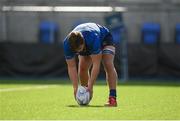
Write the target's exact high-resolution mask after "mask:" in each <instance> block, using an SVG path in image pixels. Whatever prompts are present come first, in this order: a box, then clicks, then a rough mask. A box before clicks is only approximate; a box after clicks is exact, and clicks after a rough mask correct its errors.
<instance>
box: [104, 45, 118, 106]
mask: <svg viewBox="0 0 180 121" xmlns="http://www.w3.org/2000/svg"><path fill="white" fill-rule="evenodd" d="M114 55H115V47H114V46H105V47H104V48H103V66H104V70H105V72H106V80H107V83H108V85H109V101H108V103H107V104H106V106H117V102H116V85H117V72H116V69H115V67H114Z"/></svg>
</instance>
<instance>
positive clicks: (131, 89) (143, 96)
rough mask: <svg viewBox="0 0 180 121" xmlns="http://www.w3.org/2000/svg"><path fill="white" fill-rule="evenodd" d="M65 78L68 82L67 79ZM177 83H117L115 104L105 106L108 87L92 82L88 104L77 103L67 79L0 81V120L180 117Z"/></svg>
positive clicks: (179, 89) (102, 83) (179, 96)
mask: <svg viewBox="0 0 180 121" xmlns="http://www.w3.org/2000/svg"><path fill="white" fill-rule="evenodd" d="M66 81H67V82H66ZM179 87H180V84H179V83H167V84H156V83H155V84H154V83H146V84H142V83H135V82H134V83H126V84H121V83H119V84H118V87H117V92H118V98H117V100H118V107H114V108H108V107H104V106H103V105H104V103H105V102H106V101H107V96H108V87H107V86H106V84H105V81H101V82H100V83H98V81H97V84H95V86H94V96H93V99H92V101H91V102H90V104H89V106H83V107H81V106H78V105H77V103H76V102H75V100H74V98H73V90H72V85H71V83H70V81H68V80H0V120H3V119H6V120H11V119H12V120H16V119H17V120H26V119H30V120H34V119H39V120H46V119H48V120H55V119H58V120H69V119H73V120H79V119H81V120H84V119H85V120H91V119H93V120H104V119H105V120H120V119H123V120H131V119H134V120H139V119H145V120H147V119H152V120H156V119H161V120H164V119H171V120H174V119H180V88H179Z"/></svg>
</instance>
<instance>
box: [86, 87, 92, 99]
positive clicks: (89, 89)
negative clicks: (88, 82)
mask: <svg viewBox="0 0 180 121" xmlns="http://www.w3.org/2000/svg"><path fill="white" fill-rule="evenodd" d="M87 91H88V92H89V94H90V100H91V99H92V97H93V88H89V87H87Z"/></svg>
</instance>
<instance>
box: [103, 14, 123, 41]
mask: <svg viewBox="0 0 180 121" xmlns="http://www.w3.org/2000/svg"><path fill="white" fill-rule="evenodd" d="M105 22H106V25H107V27H108V28H109V29H110V31H111V34H112V36H113V39H114V40H115V42H116V43H121V41H122V39H123V34H124V33H123V31H124V23H123V19H122V14H121V13H114V14H112V15H108V16H107V17H105Z"/></svg>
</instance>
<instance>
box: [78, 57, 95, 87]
mask: <svg viewBox="0 0 180 121" xmlns="http://www.w3.org/2000/svg"><path fill="white" fill-rule="evenodd" d="M91 65H92V61H91V57H90V56H81V55H79V67H78V75H79V79H80V83H81V85H82V86H87V85H88V79H89V77H90V74H89V69H90V67H91Z"/></svg>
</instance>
